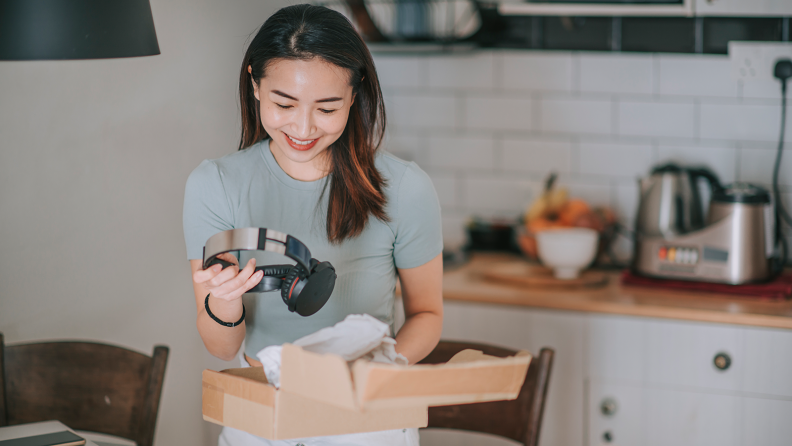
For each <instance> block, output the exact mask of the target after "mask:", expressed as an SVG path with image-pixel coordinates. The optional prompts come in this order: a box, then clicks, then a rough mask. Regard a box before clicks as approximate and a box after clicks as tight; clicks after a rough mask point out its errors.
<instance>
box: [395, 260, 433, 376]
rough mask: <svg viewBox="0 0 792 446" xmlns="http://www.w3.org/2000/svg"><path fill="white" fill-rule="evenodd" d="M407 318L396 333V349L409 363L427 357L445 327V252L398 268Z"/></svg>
mask: <svg viewBox="0 0 792 446" xmlns="http://www.w3.org/2000/svg"><path fill="white" fill-rule="evenodd" d="M399 280H400V281H401V290H402V300H403V301H404V315H405V322H404V325H403V326H402V328H401V330H399V333H398V334H397V335H396V351H397V352H398V353H401V354H402V355H404V356H405V357H406V358H407V359H408V360H409V361H410V364H415V363H416V362H418V361H420V360H421V359H423V358H425V357H426V355H428V354H429V353H430V352H431V351H432V350H433V349H434V348H435V346H437V342H438V341H440V332H442V331H443V255H442V254H438V255H437V257H435V258H434V259H432V260H430V261H429V262H427V263H425V264H423V265H421V266H418V267H415V268H409V269H400V270H399Z"/></svg>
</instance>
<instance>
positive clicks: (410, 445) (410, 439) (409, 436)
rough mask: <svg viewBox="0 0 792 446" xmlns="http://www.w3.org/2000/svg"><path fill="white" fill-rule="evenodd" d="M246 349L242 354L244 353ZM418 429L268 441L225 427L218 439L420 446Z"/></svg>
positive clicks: (291, 445)
mask: <svg viewBox="0 0 792 446" xmlns="http://www.w3.org/2000/svg"><path fill="white" fill-rule="evenodd" d="M244 351H245V350H244V347H243V348H242V352H244ZM240 359H241V361H240V362H241V363H242V367H250V364H248V362H247V361H246V360H245V356H244V355H243V354H241V353H240ZM419 443H420V438H419V435H418V429H415V428H412V429H394V430H389V431H379V432H364V433H360V434H346V435H333V436H328V437H311V438H301V439H295V440H267V439H266V438H261V437H257V436H255V435H252V434H249V433H247V432H243V431H241V430H238V429H232V428H230V427H224V428H223V431H222V432H221V433H220V438H219V439H218V443H217V444H218V446H419Z"/></svg>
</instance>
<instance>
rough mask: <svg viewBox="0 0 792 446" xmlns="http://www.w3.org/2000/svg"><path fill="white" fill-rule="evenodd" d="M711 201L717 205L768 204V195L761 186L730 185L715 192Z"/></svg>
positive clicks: (746, 184)
mask: <svg viewBox="0 0 792 446" xmlns="http://www.w3.org/2000/svg"><path fill="white" fill-rule="evenodd" d="M712 201H713V202H718V203H752V204H767V203H770V193H769V192H768V191H767V189H765V188H763V187H762V186H758V185H756V184H751V183H740V182H737V183H731V184H727V185H726V186H724V187H723V188H721V189H719V190H716V191H715V192H713V194H712Z"/></svg>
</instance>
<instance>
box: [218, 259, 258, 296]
mask: <svg viewBox="0 0 792 446" xmlns="http://www.w3.org/2000/svg"><path fill="white" fill-rule="evenodd" d="M226 269H231V268H226ZM255 269H256V259H250V261H248V263H247V265H245V268H244V269H243V270H242V271H239V273H238V274H235V275H234V276H232V277H221V276H220V275H218V276H217V277H216V278H215V279H212V280H211V281H209V282H210V283H212V282H215V281H216V282H218V283H217V285H216V286H212V287H210V289H211V290H212V295H213V296H215V297H218V298H224V299H225V298H228V299H234V298H236V297H238V296H236V297H234V294H235V292H236V291H237V290H238V289H240V288H242V287H243V286H244V285H245V282H246V281H247V280H248V279H249V278H250V276H251V275H253V273H254V272H255ZM223 273H225V271H223ZM221 280H222V282H220V281H221ZM212 285H214V284H212ZM243 293H244V291H243ZM239 295H240V296H241V295H242V293H239Z"/></svg>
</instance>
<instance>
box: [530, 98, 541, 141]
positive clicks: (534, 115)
mask: <svg viewBox="0 0 792 446" xmlns="http://www.w3.org/2000/svg"><path fill="white" fill-rule="evenodd" d="M541 129H542V94H541V93H534V94H533V95H531V127H530V128H529V130H532V131H534V132H541Z"/></svg>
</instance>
